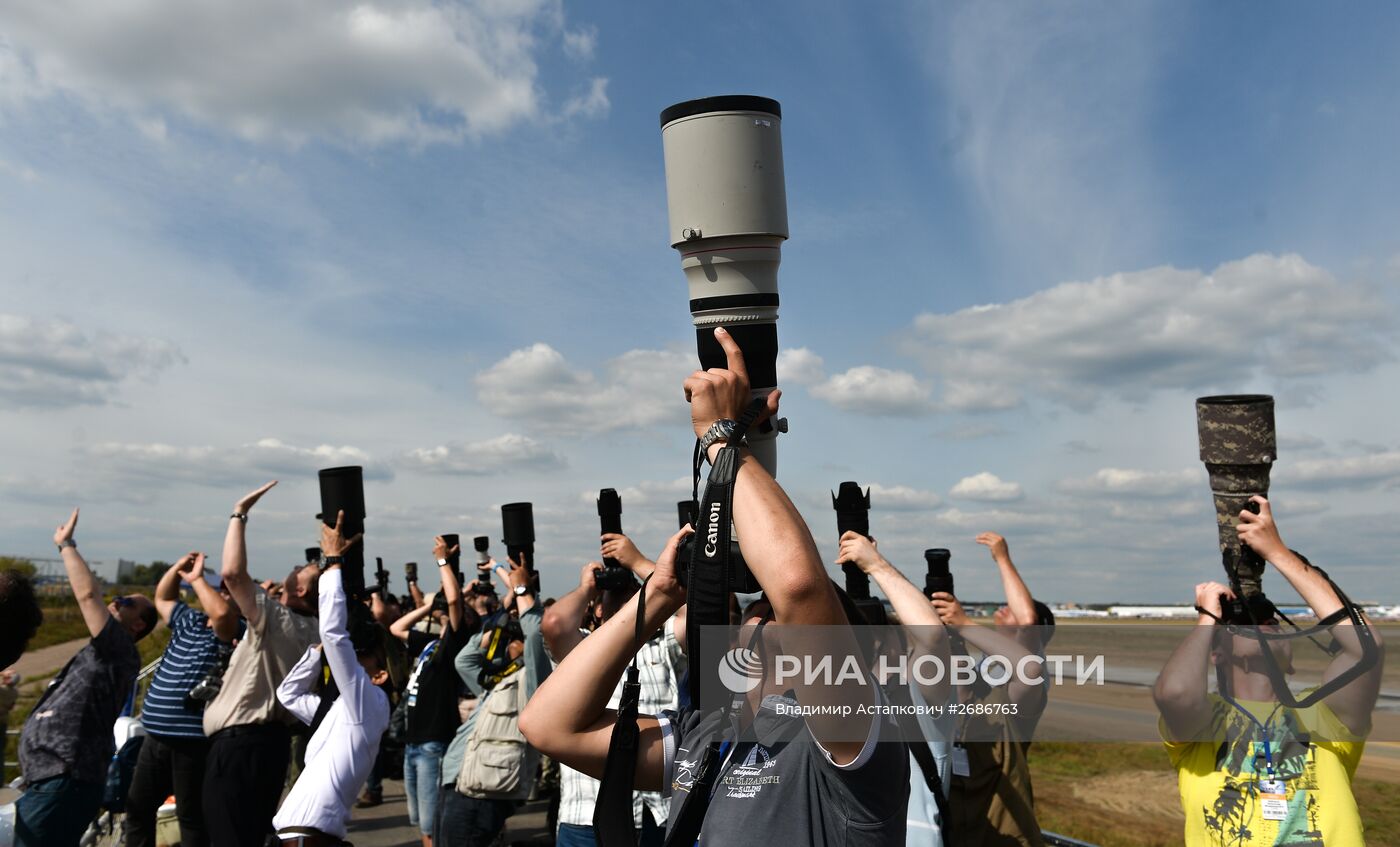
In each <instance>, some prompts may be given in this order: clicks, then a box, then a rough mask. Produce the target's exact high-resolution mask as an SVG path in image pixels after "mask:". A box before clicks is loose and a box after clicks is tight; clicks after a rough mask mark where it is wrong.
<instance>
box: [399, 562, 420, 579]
mask: <svg viewBox="0 0 1400 847" xmlns="http://www.w3.org/2000/svg"><path fill="white" fill-rule="evenodd" d="M403 578H404V580H405V581H407V582H417V581H418V563H417V562H405V563H404V566H403Z"/></svg>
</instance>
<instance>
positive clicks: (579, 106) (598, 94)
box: [564, 76, 612, 118]
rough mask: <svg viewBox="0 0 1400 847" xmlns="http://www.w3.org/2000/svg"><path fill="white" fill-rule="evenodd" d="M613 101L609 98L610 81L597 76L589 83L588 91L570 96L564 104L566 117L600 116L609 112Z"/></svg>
mask: <svg viewBox="0 0 1400 847" xmlns="http://www.w3.org/2000/svg"><path fill="white" fill-rule="evenodd" d="M611 106H612V103H611V101H609V100H608V81H607V79H606V78H604V77H601V76H596V77H594V78H593V79H592V81H590V82H589V83H588V92H587V93H585V94H580V95H577V96H575V97H570V98H569V100H568V101H567V102H566V103H565V104H564V117H565V118H579V117H582V118H600V117H602V116H603V115H606V114H607V113H608V109H609V108H611Z"/></svg>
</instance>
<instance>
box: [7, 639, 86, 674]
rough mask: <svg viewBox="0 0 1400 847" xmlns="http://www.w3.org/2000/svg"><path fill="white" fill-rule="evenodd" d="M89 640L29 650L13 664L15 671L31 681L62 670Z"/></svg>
mask: <svg viewBox="0 0 1400 847" xmlns="http://www.w3.org/2000/svg"><path fill="white" fill-rule="evenodd" d="M89 640H90V639H87V638H75V639H74V640H72V641H65V642H63V643H62V644H51V645H49V646H48V647H40V648H39V649H38V650H30V651H29V652H27V653H25V654H24V655H22V656H20V657H19V661H18V662H15V670H17V671H19V673H20V675H21V676H23V677H24V678H25V679H33V678H34V677H36V676H43V675H44V674H48V673H54V672H56V671H60V670H63V666H64V665H66V664H68V660H69V659H71V658H73V657H74V656H76V655H77V654H78V651H79V650H81V649H83V645H85V644H87V643H88V641H89Z"/></svg>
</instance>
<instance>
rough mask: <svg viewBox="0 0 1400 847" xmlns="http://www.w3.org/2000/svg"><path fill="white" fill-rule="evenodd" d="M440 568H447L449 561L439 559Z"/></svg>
mask: <svg viewBox="0 0 1400 847" xmlns="http://www.w3.org/2000/svg"><path fill="white" fill-rule="evenodd" d="M438 567H440V568H445V567H447V560H446V559H438Z"/></svg>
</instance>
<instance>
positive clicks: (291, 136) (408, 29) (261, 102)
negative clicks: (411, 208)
mask: <svg viewBox="0 0 1400 847" xmlns="http://www.w3.org/2000/svg"><path fill="white" fill-rule="evenodd" d="M0 29H3V30H4V31H5V33H6V35H7V36H8V39H9V40H8V43H6V42H0V71H3V75H0V103H4V102H6V101H7V100H8V101H10V102H15V101H18V100H22V99H25V98H29V97H37V96H42V95H45V94H49V93H62V94H65V95H69V96H72V97H74V98H76V99H78V100H80V101H83V102H86V103H88V104H89V105H91V106H93V107H95V108H99V109H116V110H121V111H124V112H127V113H130V114H133V115H136V116H138V117H139V118H140V119H141V120H145V121H149V120H151V118H150V115H151V114H152V113H159V112H170V113H174V114H178V115H181V116H183V117H186V118H189V119H193V120H195V121H199V122H202V123H207V124H211V125H214V126H217V127H220V128H223V129H226V130H230V131H232V132H235V133H237V134H238V135H240V136H243V137H245V138H249V139H254V140H260V139H267V138H278V139H283V140H287V141H291V142H293V143H296V142H300V141H303V140H305V139H308V138H317V137H324V138H332V139H338V140H349V141H354V142H362V143H369V144H378V143H383V142H390V141H408V142H411V143H432V142H443V141H455V140H458V139H461V138H463V137H472V136H480V135H483V134H487V133H492V132H498V131H501V130H503V129H505V128H507V127H509V126H511V125H513V124H515V123H518V122H520V121H523V120H529V119H532V118H535V117H537V116H538V115H540V114H541V113H542V112H543V111H544V106H545V105H546V101H547V95H546V94H545V92H544V91H543V90H542V86H541V83H540V80H539V69H538V62H539V60H540V59H541V58H542V56H543V54H544V53H545V52H546V51H548V50H555V49H558V50H560V51H562V52H564V53H566V54H567V55H569V56H570V57H572V58H575V59H577V60H580V61H584V60H587V59H588V58H589V57H591V56H592V53H593V49H594V45H595V43H596V33H594V32H593V31H591V30H589V29H575V30H569V29H567V28H566V27H565V23H564V12H563V4H562V0H522V2H512V3H500V2H493V0H468V2H457V3H438V2H433V0H367V2H360V3H352V4H346V3H340V2H336V0H305V2H299V3H290V4H289V3H281V2H275V0H245V1H244V2H241V3H182V2H176V0H151V2H145V3H138V4H135V5H132V4H121V5H113V4H110V3H102V2H95V0H20V2H16V3H8V4H5V6H4V7H3V9H0ZM600 98H601V99H600ZM605 110H606V95H605V93H604V92H603V89H602V88H601V87H599V86H598V85H597V83H596V82H595V84H594V87H593V88H592V89H591V90H590V93H589V94H588V95H585V98H584V99H583V100H580V101H579V103H578V105H577V106H575V108H574V110H573V114H577V115H584V116H592V115H596V114H599V113H601V112H602V111H605Z"/></svg>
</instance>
